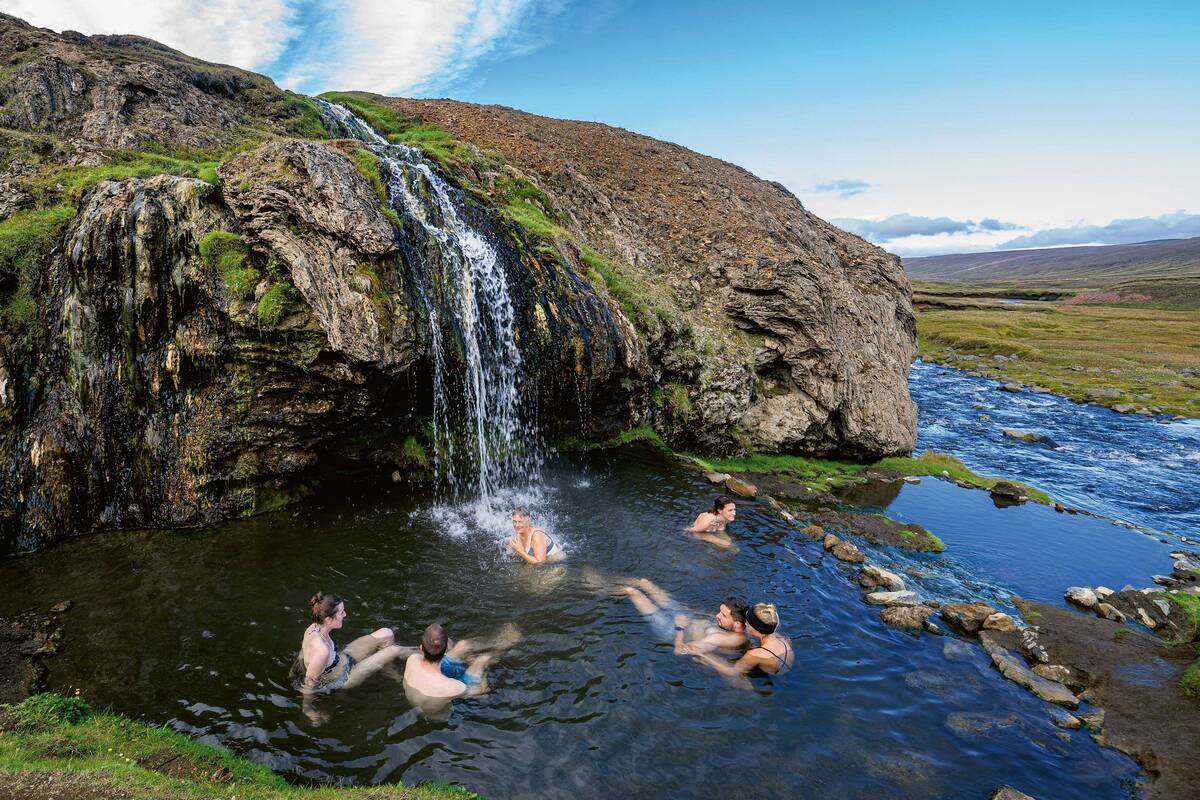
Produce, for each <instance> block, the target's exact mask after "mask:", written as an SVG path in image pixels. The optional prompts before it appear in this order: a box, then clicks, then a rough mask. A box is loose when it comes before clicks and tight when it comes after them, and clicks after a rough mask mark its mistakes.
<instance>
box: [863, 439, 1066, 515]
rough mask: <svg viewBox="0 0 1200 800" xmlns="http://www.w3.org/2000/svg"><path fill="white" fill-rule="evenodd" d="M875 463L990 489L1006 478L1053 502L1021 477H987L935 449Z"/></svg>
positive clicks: (1037, 500)
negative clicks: (914, 455)
mask: <svg viewBox="0 0 1200 800" xmlns="http://www.w3.org/2000/svg"><path fill="white" fill-rule="evenodd" d="M874 466H876V467H879V468H881V469H886V470H889V471H891V472H896V473H899V474H900V475H930V476H934V477H944V478H950V479H951V480H955V481H962V482H963V483H968V484H970V485H971V486H974V487H976V488H979V489H990V488H992V487H993V486H995V485H996V484H997V483H998V482H1000V481H1002V480H1003V481H1007V482H1008V483H1011V484H1013V485H1014V486H1020V487H1021V488H1022V489H1024V490H1025V494H1026V495H1027V496H1028V497H1029V499H1030V500H1032V501H1034V502H1035V503H1041V504H1042V505H1050V504H1051V503H1052V502H1054V501H1053V500H1052V499H1051V497H1050V495H1048V494H1046V493H1045V492H1043V491H1042V490H1040V489H1035V488H1033V487H1032V486H1029V485H1027V484H1024V483H1021V482H1020V481H1013V480H1008V479H1007V478H987V477H984V476H982V475H979V474H978V473H975V472H972V471H971V470H970V469H969V468H968V467H967V466H966V465H965V464H963V463H962V462H961V461H959V460H958V459H957V458H955V457H954V456H952V455H948V454H946V453H937V452H933V451H929V452H925V453H922V454H921V455H920V456H919V457H917V458H911V457H905V456H901V457H897V458H885V459H883V460H882V461H879V462H877V463H876V464H875V465H874Z"/></svg>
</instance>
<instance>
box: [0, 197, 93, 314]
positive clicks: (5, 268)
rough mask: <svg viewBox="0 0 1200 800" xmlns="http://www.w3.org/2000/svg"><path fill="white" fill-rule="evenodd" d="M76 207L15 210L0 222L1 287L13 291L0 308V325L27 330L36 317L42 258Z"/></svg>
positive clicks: (59, 235)
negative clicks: (0, 322)
mask: <svg viewBox="0 0 1200 800" xmlns="http://www.w3.org/2000/svg"><path fill="white" fill-rule="evenodd" d="M74 217H75V208H74V207H73V206H69V205H58V206H53V207H51V208H44V209H38V210H27V211H18V212H17V213H15V214H13V215H12V216H11V217H9V218H8V219H6V220H4V221H3V222H0V287H3V286H5V285H9V286H11V287H12V294H11V295H9V297H8V300H7V302H5V303H4V306H3V307H2V308H0V321H2V322H3V327H4V328H6V329H12V330H14V331H21V332H23V333H28V332H29V331H30V330H31V328H32V326H33V323H34V321H35V320H36V318H37V303H36V301H35V300H34V295H35V293H36V291H37V286H38V283H39V282H40V280H41V274H42V272H41V270H42V260H43V259H45V257H46V255H47V254H48V253H49V252H50V251H51V250H53V249H54V246H55V244H56V243H57V242H58V240H59V238H60V237H61V236H62V233H63V230H64V229H65V228H66V227H67V224H68V223H69V222H70V221H71V220H72V219H74Z"/></svg>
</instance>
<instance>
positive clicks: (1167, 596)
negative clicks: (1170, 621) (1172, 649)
mask: <svg viewBox="0 0 1200 800" xmlns="http://www.w3.org/2000/svg"><path fill="white" fill-rule="evenodd" d="M1154 594H1155V595H1156V596H1158V597H1161V598H1163V599H1164V600H1166V601H1167V602H1168V603H1172V604H1174V605H1176V606H1178V607H1179V609H1180V610H1181V611H1182V612H1183V619H1184V625H1185V626H1186V627H1185V628H1184V629H1183V630H1182V631H1181V632H1180V634H1179V637H1178V638H1177V639H1176V640H1175V642H1174V643H1175V644H1188V643H1190V642H1196V641H1200V597H1196V596H1195V595H1191V594H1184V593H1182V592H1180V593H1178V594H1171V593H1170V592H1155V593H1154Z"/></svg>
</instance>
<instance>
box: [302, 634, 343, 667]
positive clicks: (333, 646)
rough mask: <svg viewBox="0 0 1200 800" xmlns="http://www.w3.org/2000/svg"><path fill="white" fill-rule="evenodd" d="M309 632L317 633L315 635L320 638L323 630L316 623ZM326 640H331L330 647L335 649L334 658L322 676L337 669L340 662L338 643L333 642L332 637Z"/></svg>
mask: <svg viewBox="0 0 1200 800" xmlns="http://www.w3.org/2000/svg"><path fill="white" fill-rule="evenodd" d="M308 630H309V632H310V633H315V634H317V635H318V636H320V635H321V628H320V626H319V625H317V624H316V623H314V624H313V625H312V626H311V627H309V629H308ZM325 638H328V639H329V644H330V646H331V647H332V648H333V652H332V658H330V660H329V665H328V666H327V667H325V669H324V670H322V672H321V674H322V675H324V674H325V673H326V672H329V671H330V670H332V669H333V668H334V667H336V666H337V662H338V651H337V642H335V641H334V640H333V637H332V636H329V637H325Z"/></svg>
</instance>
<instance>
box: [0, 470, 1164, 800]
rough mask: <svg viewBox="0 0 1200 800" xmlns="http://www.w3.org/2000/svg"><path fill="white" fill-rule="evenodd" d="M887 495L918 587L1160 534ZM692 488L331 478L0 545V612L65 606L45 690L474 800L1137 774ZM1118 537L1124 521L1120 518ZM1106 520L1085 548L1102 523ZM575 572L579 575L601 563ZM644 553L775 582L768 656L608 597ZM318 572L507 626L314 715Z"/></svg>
mask: <svg viewBox="0 0 1200 800" xmlns="http://www.w3.org/2000/svg"><path fill="white" fill-rule="evenodd" d="M892 494H894V495H896V496H895V497H891V498H889V499H890V503H887V504H886V505H887V510H888V513H890V514H893V515H896V516H899V517H903V518H911V519H914V520H916V521H919V522H922V523H923V524H926V525H928V526H929V527H930V528H932V529H933V530H935V531H936V532H937V533H938V534H939V535H940V536H942V538H943V539H944V540H945V541H946V543H947V551H946V552H945V553H944V554H942V555H940V556H939V555H922V556H916V557H912V556H904V555H902V554H899V553H894V552H888V551H879V552H876V553H874V554H872V557H873V559H876V560H878V561H879V562H880V563H884V564H890V565H895V566H897V568H901V569H908V570H910V577H911V578H912V580H913V581H914V582H916V583H917V584H918V585H920V586H921V587H922V589H923V590H925V591H928V592H930V593H936V594H939V595H940V596H945V597H954V596H957V597H959V598H960V599H966V598H967V597H969V596H972V594H973V593H976V592H979V593H983V594H987V595H988V596H994V597H997V598H1004V597H1006V596H1007V594H1009V593H1011V592H1014V591H1018V592H1021V593H1024V594H1028V595H1030V596H1038V597H1046V598H1051V597H1054V598H1057V597H1060V593H1061V590H1062V587H1063V586H1064V585H1065V583H1064V580H1065V578H1064V576H1070V575H1075V574H1078V575H1079V576H1080V577H1081V578H1082V577H1083V576H1088V577H1089V578H1090V579H1091V580H1101V579H1102V580H1106V581H1109V582H1110V585H1120V584H1122V583H1123V582H1125V581H1131V582H1135V583H1137V582H1140V581H1143V580H1144V579H1145V577H1146V575H1148V574H1149V573H1150V572H1152V571H1160V570H1161V569H1162V568H1163V567H1164V564H1165V563H1166V557H1165V550H1166V546H1165V545H1162V544H1161V543H1158V542H1156V541H1155V540H1153V539H1151V538H1149V537H1144V536H1140V535H1138V534H1133V533H1130V532H1128V531H1123V530H1118V529H1114V528H1113V527H1112V526H1111V525H1108V524H1107V523H1104V522H1102V521H1100V520H1095V519H1086V518H1068V517H1064V516H1062V515H1056V514H1055V513H1054V512H1053V511H1050V510H1048V509H1045V508H1035V507H1028V506H1026V507H1018V508H1008V509H1003V510H1000V509H996V508H995V507H994V506H992V505H991V503H990V501H989V500H988V498H987V495H986V494H984V493H983V492H978V491H966V490H961V489H958V488H956V487H954V486H951V485H949V484H945V483H942V482H939V481H934V480H926V481H924V482H923V483H921V484H920V485H916V486H905V487H903V488H902V489H900V490H899V491H898V492H893V493H892ZM711 495H712V489H711V487H709V486H708V485H707V484H705V483H703V481H702V479H699V478H698V477H697V476H696V475H695V474H694V473H692V472H690V471H687V470H685V469H683V468H681V467H680V466H679V465H678V464H677V463H676V462H674V461H671V460H669V459H666V458H664V457H662V456H661V455H659V454H657V453H655V452H653V451H649V450H638V449H625V450H621V451H614V452H611V453H608V454H597V455H593V456H589V457H579V458H571V459H567V458H559V459H556V460H553V461H551V462H550V463H549V465H548V466H547V468H546V471H545V476H544V482H543V485H542V486H541V487H540V488H538V489H536V490H531V491H526V492H522V493H519V494H515V495H513V496H511V497H506V498H503V502H502V503H501V504H500V505H499V506H498V507H497V508H496V509H495V510H494V511H485V512H483V513H476V512H477V511H478V509H476V508H475V507H472V506H463V507H458V508H455V507H446V506H441V505H439V504H438V502H437V501H436V500H435V499H434V498H432V497H430V496H427V495H423V494H421V493H410V492H406V491H396V492H395V493H393V494H392V495H391V496H387V497H383V498H377V499H373V500H372V501H371V502H370V503H364V504H358V505H356V504H355V503H354V502H352V501H349V500H345V499H339V498H333V497H326V498H323V499H322V501H321V503H320V504H315V505H310V506H306V507H304V508H302V509H300V510H298V511H296V512H294V513H290V514H275V515H269V516H265V517H260V518H255V519H251V520H244V521H239V522H235V523H230V524H227V525H222V526H218V527H214V528H210V529H206V530H202V531H195V532H190V533H178V532H174V533H171V532H153V531H151V532H128V533H113V534H105V535H103V536H97V537H91V538H86V539H82V540H78V541H75V542H71V543H68V544H66V545H63V546H61V547H57V548H55V549H53V550H51V551H48V552H44V553H38V554H32V555H26V556H21V557H18V558H13V559H9V560H8V561H5V562H0V584H2V585H4V586H5V587H6V589H5V592H4V593H3V596H2V597H0V613H9V612H12V611H14V610H18V609H21V608H26V607H29V606H31V605H35V604H37V605H45V604H48V603H50V602H54V601H57V600H63V599H70V600H73V601H74V603H75V605H74V607H73V608H72V609H71V610H70V611H68V612H67V614H66V615H65V623H66V627H67V632H68V633H67V639H66V645H65V646H64V647H63V648H62V650H61V652H60V654H59V655H58V656H56V657H55V659H54V660H53V663H52V665H51V666H52V673H51V681H52V686H53V688H57V689H63V690H66V689H69V688H71V687H80V688H81V689H82V690H83V693H84V695H85V696H86V697H87V698H88V699H89V701H91V702H92V703H93V704H95V705H97V706H100V707H104V706H111V707H112V708H113V709H114V710H116V711H118V712H121V713H125V714H128V715H131V716H134V717H138V718H142V719H145V720H148V721H150V722H152V723H156V724H167V725H170V726H171V727H173V728H175V729H177V730H180V731H184V732H186V733H188V734H191V735H193V736H195V737H197V738H198V739H200V740H201V741H207V742H211V743H214V744H218V745H221V746H223V747H227V748H229V749H230V750H232V751H234V752H236V753H238V754H240V755H244V756H247V757H249V758H251V759H254V760H255V761H258V762H260V763H263V764H266V765H268V766H270V767H272V768H274V769H276V770H278V771H279V772H281V773H283V774H284V775H286V776H288V777H289V778H291V779H294V780H298V781H306V780H312V781H321V782H339V783H356V784H357V783H375V782H380V781H397V780H399V781H404V782H408V783H413V782H418V781H425V780H433V781H441V782H453V783H459V784H463V785H466V786H468V787H470V788H471V789H473V790H476V791H479V792H481V793H483V794H484V795H485V796H490V797H513V796H521V797H538V798H567V797H569V798H575V799H576V800H581V799H582V798H607V797H612V796H620V795H629V796H637V797H641V796H647V795H651V794H655V795H662V796H666V797H689V798H707V797H713V798H716V797H726V796H729V795H730V794H732V793H740V794H742V795H746V796H753V797H780V798H783V797H787V798H793V797H864V796H868V795H876V796H880V797H889V798H986V797H990V796H991V792H992V791H993V790H994V789H995V788H996V787H997V786H999V785H1001V784H1010V785H1013V786H1016V787H1018V788H1020V789H1022V790H1023V791H1026V792H1028V793H1030V794H1032V795H1034V796H1037V797H1052V798H1072V797H1080V798H1082V797H1087V798H1100V800H1104V799H1105V798H1114V799H1115V798H1125V797H1128V796H1129V793H1130V787H1131V785H1132V782H1133V781H1134V780H1135V779H1136V776H1137V770H1136V767H1135V765H1134V764H1133V762H1132V761H1131V760H1130V759H1128V758H1127V757H1126V756H1124V755H1122V754H1120V753H1119V752H1117V751H1114V750H1109V749H1104V748H1101V747H1099V746H1098V745H1097V744H1096V743H1094V742H1093V741H1092V740H1091V739H1090V737H1089V736H1088V735H1087V734H1086V733H1085V732H1079V731H1076V732H1067V731H1061V730H1059V729H1057V728H1055V727H1054V725H1053V724H1052V723H1051V721H1050V718H1049V716H1048V714H1047V706H1046V705H1045V704H1044V703H1043V702H1042V701H1040V700H1038V699H1036V698H1035V697H1033V696H1032V695H1030V694H1028V693H1027V692H1025V691H1023V690H1021V689H1019V688H1017V687H1016V686H1015V685H1013V684H1011V683H1008V682H1007V681H1004V680H1003V679H1001V678H1000V677H999V676H998V674H997V673H996V672H995V670H994V669H993V668H992V667H991V665H990V663H989V662H988V661H987V659H986V657H985V656H984V654H983V653H982V651H981V650H979V649H978V648H975V647H973V648H971V649H969V650H968V651H966V652H965V653H964V654H959V656H958V657H957V660H956V659H950V658H947V657H946V656H945V655H944V653H943V649H944V646H945V643H946V641H948V640H949V638H950V637H937V636H920V637H916V636H910V635H908V634H905V633H902V632H899V631H896V630H893V629H891V628H888V627H886V626H884V625H883V624H881V623H880V621H879V619H878V615H877V609H874V608H872V607H870V606H867V605H866V604H864V603H863V602H862V600H861V593H860V591H859V589H858V588H857V586H856V585H855V584H854V583H853V582H852V581H851V580H850V575H851V572H852V570H851V568H850V567H849V566H848V565H845V564H841V563H840V562H837V561H836V560H834V559H832V558H831V557H827V556H825V555H824V554H823V553H822V551H821V548H820V546H819V544H817V543H815V542H812V541H811V540H809V539H807V538H806V537H804V536H803V535H801V534H800V533H799V531H798V530H797V529H796V528H795V527H793V526H791V525H789V524H787V523H785V522H784V521H783V520H781V519H779V518H778V517H777V516H775V515H774V514H772V513H770V511H769V509H767V508H766V507H765V506H764V505H761V504H758V503H754V502H746V503H743V504H741V505H740V507H739V515H738V521H737V522H736V523H735V526H734V529H733V532H734V536H735V538H736V540H737V543H738V551H737V552H732V553H731V552H718V551H714V550H712V549H709V548H708V547H706V546H704V545H701V544H699V543H696V542H694V541H692V540H690V539H689V538H687V537H685V536H684V535H683V534H681V533H680V529H681V528H682V527H683V526H684V525H685V524H687V523H688V522H690V521H691V519H692V517H693V515H694V514H695V513H696V512H697V511H698V510H700V509H701V508H702V507H704V506H706V505H707V504H708V502H709V500H710V498H711ZM517 501H520V502H523V503H525V504H527V505H529V506H530V507H531V509H532V510H533V512H534V516H535V519H536V520H537V521H538V522H539V523H540V524H542V525H543V526H544V527H546V528H547V529H548V530H549V531H550V532H551V533H552V535H554V537H555V538H556V540H557V541H558V542H560V543H561V545H562V546H564V547H565V549H566V551H567V554H568V558H567V561H566V562H565V563H564V564H563V565H561V566H555V567H549V568H545V567H543V568H535V567H530V566H527V565H525V564H523V563H519V562H517V561H516V559H515V558H513V557H511V556H510V555H506V554H505V553H504V551H503V545H502V537H503V536H504V535H505V534H506V533H507V529H506V526H507V518H506V514H505V513H504V508H505V507H507V505H508V504H509V503H512V502H517ZM1114 534H1117V536H1114ZM1101 541H1103V542H1107V543H1110V544H1111V546H1112V547H1113V548H1115V550H1114V551H1113V552H1111V553H1110V552H1108V551H1106V549H1105V548H1103V547H1098V546H1097V542H1101ZM597 575H599V576H601V579H599V580H598V579H597V577H596V576H597ZM634 575H636V576H646V577H649V578H651V579H653V580H655V581H657V582H658V583H659V584H660V585H661V586H663V587H664V588H665V589H666V590H668V591H669V592H671V593H673V594H674V596H675V597H676V599H677V600H678V601H679V602H680V603H682V604H683V605H685V606H688V607H691V608H694V609H696V610H698V611H701V612H706V613H711V612H713V611H715V610H716V607H717V604H718V603H719V601H720V599H721V598H723V597H725V596H726V595H728V594H731V593H737V594H741V595H744V596H746V597H747V599H750V600H752V601H760V600H761V601H769V602H773V603H775V604H776V605H777V606H778V607H779V609H780V613H781V616H782V620H783V629H784V631H785V632H786V633H787V634H788V635H790V636H791V637H792V641H793V643H794V645H795V650H796V663H795V667H794V669H793V670H792V671H791V673H789V674H788V675H786V676H785V677H782V678H778V679H772V680H765V679H764V680H762V681H760V682H758V683H756V684H755V686H754V688H753V689H752V690H745V689H738V688H734V687H732V686H729V685H727V684H726V683H725V682H724V681H723V680H722V679H720V678H719V677H718V676H716V675H714V674H713V673H711V672H709V671H707V670H706V669H704V668H703V667H701V666H699V665H697V664H695V663H693V662H691V661H690V660H687V659H683V658H679V657H677V656H675V655H674V654H673V652H672V648H671V646H670V645H669V644H668V643H666V642H664V641H661V640H659V639H658V638H656V635H655V634H654V632H653V631H652V630H651V628H650V626H648V625H647V624H646V623H645V622H644V621H643V620H642V619H641V617H640V616H639V615H638V614H637V613H636V612H635V611H634V609H633V608H632V607H631V606H630V604H629V603H628V601H627V600H625V599H623V598H618V597H614V596H611V595H610V594H608V593H605V592H603V591H597V588H598V586H599V585H601V584H603V583H604V580H607V579H612V578H614V577H616V576H634ZM317 589H324V590H326V591H335V592H338V593H339V594H342V595H343V596H344V597H346V598H347V606H348V608H347V610H348V612H349V618H348V620H347V623H346V627H345V628H344V629H343V630H342V631H340V632H339V634H338V636H337V639H338V641H339V642H341V643H343V644H344V643H346V642H348V641H350V640H351V639H352V638H353V637H355V636H357V635H360V634H362V633H365V632H367V631H369V630H371V629H373V628H375V627H377V626H381V625H387V626H390V627H393V628H394V629H395V630H396V632H397V637H398V639H399V640H400V641H401V642H406V643H414V642H415V641H416V640H417V638H418V637H419V635H420V632H421V630H422V629H423V628H424V626H425V625H426V624H428V623H429V622H432V621H440V622H442V623H443V624H445V625H446V626H447V628H448V629H449V631H450V633H451V634H452V635H454V636H477V635H479V636H485V635H488V634H490V633H492V632H494V631H496V630H497V629H498V628H499V627H500V626H501V625H503V624H505V623H508V622H512V623H515V624H516V625H517V626H518V627H519V628H520V629H521V631H522V632H523V633H524V638H523V640H522V641H521V643H520V644H519V645H518V646H517V647H516V648H515V649H514V650H512V651H511V652H509V653H508V654H506V655H505V656H504V657H503V658H502V659H501V660H499V661H498V662H497V663H496V664H495V665H494V667H493V669H492V672H491V675H492V681H493V690H492V691H491V693H490V694H487V695H485V696H482V697H479V698H474V699H470V700H465V701H459V702H456V703H455V705H454V707H453V709H452V711H451V713H450V714H449V715H448V717H447V718H426V717H424V716H422V714H421V713H420V712H419V711H417V710H416V709H414V708H413V707H411V706H410V705H409V703H408V702H407V700H406V699H405V696H404V692H403V690H402V687H401V684H400V682H399V680H398V675H397V674H387V673H380V674H377V675H375V676H374V677H373V678H371V679H370V680H369V681H368V682H367V683H366V684H364V685H363V686H361V687H358V688H356V689H354V690H351V691H346V692H342V693H339V694H335V695H333V696H331V697H328V698H323V699H322V701H321V702H320V704H319V707H320V709H321V710H322V711H324V712H325V713H327V714H328V715H329V719H328V721H327V722H325V723H324V724H321V725H319V726H318V725H315V724H314V723H313V722H311V721H310V720H309V718H308V717H306V716H305V715H304V714H303V713H302V712H301V709H300V707H299V703H298V697H297V695H296V693H295V692H294V691H293V690H292V688H291V687H290V686H289V685H288V683H287V669H288V666H289V663H290V661H291V659H292V657H293V655H294V653H295V651H296V648H297V646H298V644H299V641H300V637H301V635H302V633H303V630H304V628H305V624H306V621H307V620H306V616H307V608H306V600H307V598H308V597H309V596H310V595H311V594H312V593H313V592H314V591H315V590H317Z"/></svg>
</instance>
